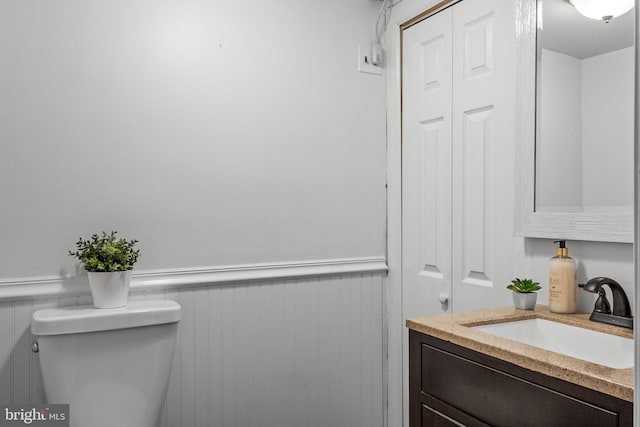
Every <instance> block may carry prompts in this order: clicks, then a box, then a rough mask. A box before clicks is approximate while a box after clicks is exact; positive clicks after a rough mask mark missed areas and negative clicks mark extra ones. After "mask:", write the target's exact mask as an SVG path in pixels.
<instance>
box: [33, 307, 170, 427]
mask: <svg viewBox="0 0 640 427" xmlns="http://www.w3.org/2000/svg"><path fill="white" fill-rule="evenodd" d="M181 315H182V313H181V308H180V305H179V304H178V303H176V302H174V301H170V300H154V301H135V302H129V303H128V305H127V306H126V307H121V308H114V309H95V308H93V306H76V307H60V308H55V309H44V310H39V311H36V312H35V313H34V314H33V317H32V322H31V331H32V333H33V334H34V335H37V336H38V338H37V341H38V347H39V354H38V355H39V359H40V367H41V372H42V380H43V383H44V389H45V395H46V399H47V403H51V404H69V412H70V419H71V425H72V426H73V425H77V426H85V425H91V426H95V427H101V426H116V425H117V426H120V427H125V426H132V427H133V426H135V427H147V426H149V427H151V426H155V425H156V424H157V422H158V420H159V417H160V413H161V410H162V407H163V405H164V400H165V397H166V393H167V388H168V385H169V378H170V372H171V367H172V363H173V355H174V351H175V344H176V336H177V327H178V322H179V320H180V319H181Z"/></svg>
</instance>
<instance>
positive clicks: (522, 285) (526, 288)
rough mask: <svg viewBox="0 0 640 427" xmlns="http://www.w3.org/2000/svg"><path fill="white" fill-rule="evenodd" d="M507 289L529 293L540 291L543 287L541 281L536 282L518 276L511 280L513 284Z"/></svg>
mask: <svg viewBox="0 0 640 427" xmlns="http://www.w3.org/2000/svg"><path fill="white" fill-rule="evenodd" d="M507 289H511V290H512V291H513V292H519V293H521V294H528V293H531V292H535V291H539V290H540V289H542V287H541V286H540V283H538V282H534V281H533V280H531V279H518V278H517V277H516V278H515V279H514V280H512V281H511V284H510V285H509V286H507Z"/></svg>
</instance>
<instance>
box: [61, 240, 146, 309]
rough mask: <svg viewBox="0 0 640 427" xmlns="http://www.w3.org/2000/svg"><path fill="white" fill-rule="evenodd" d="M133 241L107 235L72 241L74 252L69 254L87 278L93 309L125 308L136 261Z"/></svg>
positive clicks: (136, 252)
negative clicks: (80, 266) (74, 258)
mask: <svg viewBox="0 0 640 427" xmlns="http://www.w3.org/2000/svg"><path fill="white" fill-rule="evenodd" d="M136 243H138V241H137V240H126V239H123V238H119V237H117V231H112V232H111V233H110V234H107V233H106V232H104V231H103V232H102V235H98V234H94V235H93V236H91V238H90V239H87V240H84V239H83V238H82V237H81V238H80V239H79V240H78V241H77V242H76V250H75V251H69V255H71V256H73V257H76V258H78V259H79V260H80V262H81V263H82V265H83V266H84V269H85V270H86V271H87V275H88V276H89V287H90V289H91V295H92V296H93V305H94V307H96V308H116V307H123V306H125V305H127V295H128V294H129V284H130V282H131V270H132V269H133V265H134V264H135V263H136V262H137V261H138V255H139V254H140V250H139V249H134V246H135V244H136Z"/></svg>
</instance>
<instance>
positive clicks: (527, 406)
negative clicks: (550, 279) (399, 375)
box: [410, 331, 633, 427]
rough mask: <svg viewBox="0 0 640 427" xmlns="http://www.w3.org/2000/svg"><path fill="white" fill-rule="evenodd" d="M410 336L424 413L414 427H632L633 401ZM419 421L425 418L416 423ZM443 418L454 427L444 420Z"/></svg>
mask: <svg viewBox="0 0 640 427" xmlns="http://www.w3.org/2000/svg"><path fill="white" fill-rule="evenodd" d="M411 336H412V339H411V344H410V345H411V346H412V348H411V349H410V359H412V360H410V370H411V372H410V405H411V406H413V405H420V409H421V410H420V412H419V413H418V411H417V410H415V409H414V410H413V411H411V426H429V425H468V426H472V425H493V426H517V427H527V426H532V427H533V426H536V427H537V426H545V427H553V426H562V427H566V426H581V427H590V426H593V427H605V426H612V427H613V426H616V427H618V426H624V425H629V426H630V425H631V424H632V421H631V414H632V411H633V405H632V403H631V402H626V401H623V400H620V399H617V398H614V397H611V396H607V395H603V394H602V393H598V392H595V391H592V390H587V389H585V388H583V387H580V386H577V385H574V384H570V383H567V382H565V381H561V380H558V379H556V378H550V377H548V376H545V375H542V374H539V373H536V372H533V371H529V370H526V369H523V368H520V367H518V366H515V365H512V364H510V363H507V362H504V361H500V360H498V359H495V358H492V357H489V356H486V355H482V354H480V353H477V352H474V351H471V350H469V349H466V348H464V347H460V346H457V345H454V344H451V343H447V342H444V341H441V340H438V339H437V338H433V337H429V336H427V335H424V334H420V333H417V332H415V331H411ZM416 370H419V372H417V373H416V372H414V371H416ZM434 414H435V415H434ZM417 417H420V418H421V420H416V421H415V422H414V420H413V418H417ZM444 419H446V420H448V421H447V422H448V423H451V424H448V423H447V422H442V421H443V420H444ZM456 422H457V423H456Z"/></svg>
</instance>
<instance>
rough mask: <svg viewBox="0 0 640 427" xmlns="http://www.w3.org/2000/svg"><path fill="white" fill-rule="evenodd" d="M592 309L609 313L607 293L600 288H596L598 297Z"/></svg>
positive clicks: (609, 306)
mask: <svg viewBox="0 0 640 427" xmlns="http://www.w3.org/2000/svg"><path fill="white" fill-rule="evenodd" d="M593 311H594V312H596V313H602V314H611V305H610V304H609V300H608V299H607V293H606V292H605V290H604V289H602V288H600V290H598V299H597V300H596V303H595V305H594V306H593Z"/></svg>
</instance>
